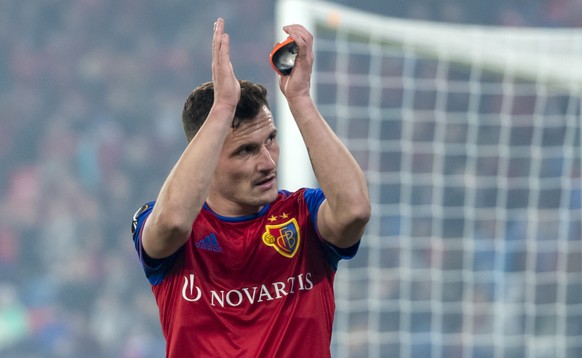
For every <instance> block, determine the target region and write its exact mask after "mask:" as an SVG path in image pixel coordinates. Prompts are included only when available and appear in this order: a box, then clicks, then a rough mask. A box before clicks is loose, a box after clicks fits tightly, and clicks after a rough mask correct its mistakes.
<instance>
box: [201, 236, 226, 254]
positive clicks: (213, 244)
mask: <svg viewBox="0 0 582 358" xmlns="http://www.w3.org/2000/svg"><path fill="white" fill-rule="evenodd" d="M195 245H196V247H197V248H199V249H201V250H209V251H214V252H222V247H220V245H219V244H218V240H216V235H214V233H211V234H210V235H208V236H206V237H205V238H203V239H201V240H198V241H197V242H196V244H195Z"/></svg>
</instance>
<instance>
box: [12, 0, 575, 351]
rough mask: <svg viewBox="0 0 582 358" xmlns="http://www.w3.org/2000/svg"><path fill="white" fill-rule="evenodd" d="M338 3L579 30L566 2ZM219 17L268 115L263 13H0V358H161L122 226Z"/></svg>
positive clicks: (93, 7)
mask: <svg viewBox="0 0 582 358" xmlns="http://www.w3.org/2000/svg"><path fill="white" fill-rule="evenodd" d="M337 2H338V3H341V4H343V5H348V6H354V7H359V8H361V9H364V10H372V11H375V12H377V13H383V14H385V15H392V16H401V17H412V18H421V19H427V20H436V21H449V22H463V23H468V22H472V23H484V24H492V25H493V24H501V25H511V26H558V27H569V26H582V20H581V19H582V5H581V4H582V3H581V2H580V1H578V0H527V1H526V0H512V1H501V0H496V1H489V2H479V1H461V0H448V1H444V2H442V1H436V0H415V1H409V2H407V1H402V2H389V1H372V0H368V1H353V0H352V1H347V0H343V1H337ZM437 9H438V11H435V10H437ZM218 16H222V17H224V18H225V19H226V21H227V22H226V26H227V31H228V32H230V33H231V38H232V40H231V42H232V44H233V45H232V46H233V51H232V58H233V62H234V66H235V71H236V72H237V74H238V76H239V78H246V79H250V80H254V81H258V82H262V83H264V84H266V86H267V88H268V89H269V91H270V93H271V99H272V102H274V101H273V100H274V97H273V96H274V92H275V91H276V90H277V89H276V78H275V76H274V73H273V72H272V70H271V69H270V67H269V65H268V62H267V54H268V51H269V50H270V48H271V46H272V44H273V43H274V42H275V41H277V40H278V39H275V38H274V35H273V34H274V4H273V1H268V0H241V1H228V0H216V1H213V2H210V3H209V2H206V1H198V0H195V1H192V0H191V1H186V0H167V1H157V2H155V1H146V0H77V1H71V0H33V1H16V0H0V49H1V50H0V108H1V110H0V162H1V163H2V166H1V168H0V356H2V357H6V358H15V357H18V358H26V357H31V358H32V357H46V358H51V357H60V358H68V357H85V358H91V357H126V358H149V357H161V356H163V355H164V353H163V352H164V342H163V340H162V337H161V334H160V329H159V322H158V317H157V310H156V308H155V303H154V301H153V297H152V295H151V293H150V291H149V285H148V283H147V280H146V279H145V276H144V274H143V272H142V271H141V268H140V266H139V263H138V261H137V257H136V254H135V252H134V249H133V246H132V242H131V236H130V222H131V217H132V215H133V213H134V212H135V210H137V209H138V208H139V207H140V206H141V205H142V204H143V203H145V202H146V201H149V200H153V199H155V196H156V195H157V192H158V190H159V187H160V186H161V184H162V182H163V180H164V178H165V176H166V174H167V173H168V172H169V170H170V169H171V166H172V164H173V163H174V161H175V160H177V158H178V156H179V155H180V153H181V150H182V149H183V148H184V145H185V143H186V142H185V139H184V137H183V134H182V131H181V120H180V118H181V117H180V116H181V109H182V104H183V100H184V99H185V97H186V96H187V95H188V93H189V91H191V90H192V88H193V87H194V86H196V85H198V84H200V83H202V82H204V81H208V80H210V54H209V49H210V39H211V30H212V23H213V22H214V20H215V18H216V17H218Z"/></svg>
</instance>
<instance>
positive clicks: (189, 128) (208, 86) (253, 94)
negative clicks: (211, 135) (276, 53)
mask: <svg viewBox="0 0 582 358" xmlns="http://www.w3.org/2000/svg"><path fill="white" fill-rule="evenodd" d="M239 83H240V100H239V102H238V104H237V106H236V111H235V114H234V118H233V120H232V128H233V129H236V128H237V127H238V126H239V125H240V123H241V122H243V121H245V120H248V119H252V118H254V117H256V116H257V115H258V114H259V112H260V110H261V108H263V106H266V107H267V108H269V103H268V101H267V89H266V88H265V87H264V86H263V85H261V84H259V83H253V82H250V81H246V80H239ZM213 103H214V84H213V83H212V82H206V83H203V84H201V85H200V86H198V87H197V88H195V89H194V90H193V91H192V93H190V95H189V96H188V98H186V102H185V103H184V109H183V111H182V125H183V127H184V134H186V139H187V140H188V142H190V141H191V140H192V138H194V136H195V135H196V133H198V130H200V127H202V124H203V123H204V121H205V120H206V117H208V113H210V109H211V108H212V104H213Z"/></svg>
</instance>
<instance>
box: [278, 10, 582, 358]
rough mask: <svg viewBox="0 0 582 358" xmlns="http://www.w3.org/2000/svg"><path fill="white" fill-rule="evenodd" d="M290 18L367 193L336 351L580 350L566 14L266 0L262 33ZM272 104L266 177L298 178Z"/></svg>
mask: <svg viewBox="0 0 582 358" xmlns="http://www.w3.org/2000/svg"><path fill="white" fill-rule="evenodd" d="M290 23H301V24H303V25H305V26H306V27H307V28H308V29H309V30H310V31H312V32H313V34H314V36H315V56H316V57H315V59H316V63H315V68H314V74H313V79H312V91H313V95H314V97H315V98H316V102H317V104H318V107H319V109H320V110H321V112H322V114H323V116H324V117H325V118H326V120H328V122H329V123H330V125H331V126H332V128H333V129H334V131H335V132H336V133H337V134H338V136H340V138H341V139H342V141H344V143H346V145H347V146H348V148H349V149H350V150H351V152H352V153H353V154H354V156H355V157H356V159H357V160H358V162H359V163H360V165H361V166H362V167H363V169H364V170H365V171H366V175H367V178H368V182H369V187H370V194H371V198H372V203H373V217H372V220H371V222H370V224H369V226H368V229H367V231H366V234H365V237H364V238H363V241H362V246H361V249H360V252H359V254H358V256H357V257H356V258H355V259H354V260H352V261H348V262H342V263H341V264H340V269H339V271H338V274H337V277H336V294H337V296H336V298H337V299H336V301H337V310H336V319H335V326H334V335H333V340H332V351H333V354H334V357H349V358H354V357H356V358H357V357H402V358H409V357H423V358H424V357H442V358H446V357H496V358H497V357H548V358H550V357H551V358H574V357H582V208H581V205H582V179H581V175H582V174H581V171H582V144H581V143H582V138H581V136H582V134H581V131H582V129H581V128H582V124H581V123H582V30H581V29H555V28H554V29H550V28H506V27H494V26H471V25H460V24H445V23H432V22H426V21H417V20H406V19H397V18H391V17H384V16H379V15H377V14H370V13H365V12H362V11H357V10H354V9H350V8H347V7H345V6H340V5H337V4H332V3H327V2H323V1H312V0H279V1H278V3H277V7H276V31H277V35H276V39H275V41H280V40H282V39H283V38H284V36H285V34H284V33H283V32H282V31H281V28H282V26H283V25H286V24H290ZM276 120H277V124H278V127H279V130H280V136H279V137H278V138H279V140H280V145H281V156H280V165H281V167H280V172H281V176H282V177H281V187H283V188H286V189H292V190H294V189H297V188H299V187H302V186H311V185H314V179H313V174H312V172H311V168H310V166H309V160H308V159H307V155H306V153H305V151H304V149H303V147H304V146H303V142H302V140H301V138H300V135H299V132H298V130H297V129H296V127H295V124H294V121H293V119H292V118H291V116H290V113H289V111H288V107H287V105H286V103H285V101H284V99H283V98H282V97H281V96H280V95H279V97H278V98H277V113H276ZM338 175H341V173H338ZM346 190H349V188H346Z"/></svg>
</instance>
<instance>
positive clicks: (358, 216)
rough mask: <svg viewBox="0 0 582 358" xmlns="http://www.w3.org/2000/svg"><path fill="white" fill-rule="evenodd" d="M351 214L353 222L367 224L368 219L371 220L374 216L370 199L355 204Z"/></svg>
mask: <svg viewBox="0 0 582 358" xmlns="http://www.w3.org/2000/svg"><path fill="white" fill-rule="evenodd" d="M351 215H352V218H353V222H355V223H358V224H360V225H362V226H365V225H366V224H367V223H368V221H370V217H371V216H372V205H371V203H370V200H366V201H365V202H361V203H359V204H358V205H354V206H353V207H352V213H351Z"/></svg>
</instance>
